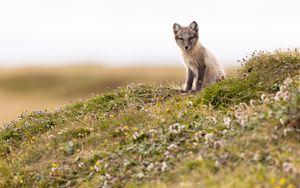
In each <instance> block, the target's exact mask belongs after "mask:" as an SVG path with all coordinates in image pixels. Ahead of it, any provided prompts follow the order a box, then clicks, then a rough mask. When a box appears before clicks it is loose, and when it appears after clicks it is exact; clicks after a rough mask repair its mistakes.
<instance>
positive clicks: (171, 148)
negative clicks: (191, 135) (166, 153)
mask: <svg viewBox="0 0 300 188" xmlns="http://www.w3.org/2000/svg"><path fill="white" fill-rule="evenodd" d="M176 148H177V145H176V144H171V145H169V146H168V150H174V149H176Z"/></svg>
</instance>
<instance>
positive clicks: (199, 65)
mask: <svg viewBox="0 0 300 188" xmlns="http://www.w3.org/2000/svg"><path fill="white" fill-rule="evenodd" d="M198 30H199V29H198V24H197V22H195V21H193V22H192V23H191V24H190V25H189V26H187V27H182V26H181V25H179V24H177V23H175V24H174V25H173V32H174V35H175V40H176V43H177V44H178V46H179V47H180V49H181V51H182V56H183V59H184V62H185V65H186V68H187V78H186V82H185V86H184V90H185V91H190V90H193V91H199V90H201V89H202V88H203V87H205V86H207V85H209V84H212V83H215V82H218V81H220V80H223V79H224V78H225V72H224V70H223V68H222V67H221V66H220V65H219V64H218V62H217V60H216V58H215V57H214V56H213V55H212V54H211V53H210V52H209V51H208V50H207V49H206V48H205V47H204V46H203V45H202V44H201V43H200V42H199V34H198Z"/></svg>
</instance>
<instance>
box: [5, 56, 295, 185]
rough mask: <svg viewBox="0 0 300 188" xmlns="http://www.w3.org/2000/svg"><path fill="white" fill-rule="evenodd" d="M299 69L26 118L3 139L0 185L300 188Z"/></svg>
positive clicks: (133, 90)
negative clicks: (194, 91)
mask: <svg viewBox="0 0 300 188" xmlns="http://www.w3.org/2000/svg"><path fill="white" fill-rule="evenodd" d="M268 56H271V57H272V58H271V57H270V58H268ZM274 58H275V59H279V60H278V62H277V60H276V62H277V63H270V61H271V60H272V61H273V59H274ZM280 61H282V62H283V63H284V64H285V65H286V66H288V67H287V68H286V70H285V71H284V72H282V75H280V76H277V77H276V79H270V78H269V77H268V76H266V75H264V74H268V73H270V75H272V74H273V72H270V71H269V70H277V69H275V68H272V66H276V67H278V66H281V63H280ZM262 64H268V65H262ZM299 64H300V54H299V53H298V52H295V51H288V52H275V53H272V54H271V53H258V54H256V55H253V56H252V57H251V58H250V59H248V60H246V62H245V64H244V65H243V66H242V67H241V69H240V71H238V72H237V73H236V75H235V76H234V77H232V78H230V79H228V80H225V81H222V82H220V83H218V84H215V85H212V86H209V87H207V88H205V89H204V90H202V91H201V92H199V93H197V94H187V93H182V92H180V91H178V90H176V89H174V88H172V87H169V86H161V85H147V84H146V85H145V84H140V85H135V84H131V85H128V86H126V87H121V88H119V89H117V90H114V91H111V92H108V93H106V94H102V95H98V96H95V97H93V98H91V99H88V100H85V101H81V102H77V103H74V104H70V105H67V106H65V107H62V108H61V109H60V110H57V111H55V112H48V111H38V112H32V113H27V114H23V115H21V116H20V118H19V120H17V121H13V122H10V123H7V124H6V125H5V128H4V129H2V130H1V132H0V154H1V157H0V175H1V176H0V185H1V186H2V187H98V186H99V187H276V186H277V187H288V188H292V187H299V186H300V185H299V179H300V171H299V169H300V160H299V156H300V153H299V151H300V150H299V147H300V146H299V141H300V134H299V129H300V116H299V114H300V85H299V84H300V80H299V79H300V77H299V72H298V71H299V67H298V66H299ZM254 65H255V66H254ZM252 66H253V67H256V66H261V67H260V68H257V69H256V68H252V70H251V71H250V72H249V71H248V67H252ZM269 68H270V69H269ZM262 69H269V70H268V71H266V70H265V71H264V70H262ZM297 69H298V70H297ZM245 73H246V74H247V75H245ZM274 75H275V73H274ZM274 75H273V76H274ZM275 85H276V86H277V87H275ZM32 146H34V147H32Z"/></svg>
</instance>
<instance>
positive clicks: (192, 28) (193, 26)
mask: <svg viewBox="0 0 300 188" xmlns="http://www.w3.org/2000/svg"><path fill="white" fill-rule="evenodd" d="M190 29H191V30H193V31H195V32H198V30H199V28H198V24H197V22H195V21H193V22H192V23H191V24H190Z"/></svg>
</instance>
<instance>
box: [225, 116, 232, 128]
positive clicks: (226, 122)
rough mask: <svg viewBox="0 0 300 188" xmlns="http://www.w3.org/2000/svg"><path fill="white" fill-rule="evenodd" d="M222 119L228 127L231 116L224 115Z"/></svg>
mask: <svg viewBox="0 0 300 188" xmlns="http://www.w3.org/2000/svg"><path fill="white" fill-rule="evenodd" d="M223 120H224V124H225V125H226V126H227V127H229V126H230V123H231V118H230V117H224V118H223Z"/></svg>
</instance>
